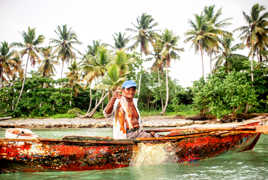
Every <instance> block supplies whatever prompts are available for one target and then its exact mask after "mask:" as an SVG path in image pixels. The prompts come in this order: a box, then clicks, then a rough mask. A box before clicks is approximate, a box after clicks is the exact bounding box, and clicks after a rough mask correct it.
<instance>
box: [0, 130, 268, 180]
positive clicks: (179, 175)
mask: <svg viewBox="0 0 268 180" xmlns="http://www.w3.org/2000/svg"><path fill="white" fill-rule="evenodd" d="M33 131H34V133H36V134H38V135H39V136H41V137H46V138H60V137H63V136H65V135H87V136H112V129H110V128H99V129H93V128H91V129H85V128H84V129H40V130H33ZM0 137H4V130H3V129H2V130H1V129H0ZM2 179H3V180H13V179H15V180H43V179H44V180H52V179H53V180H54V179H56V180H63V179H74V180H82V179H83V180H84V179H92V180H173V179H180V180H182V179H185V180H190V179H204V180H205V179H213V180H215V179H219V180H220V179H230V180H234V179H239V180H240V179H241V180H253V179H254V180H255V179H260V180H262V179H268V135H262V136H261V138H260V140H259V142H258V143H257V145H256V146H255V148H254V149H253V150H252V151H247V152H241V153H226V154H223V155H221V156H218V157H215V158H210V159H207V160H201V161H197V162H192V163H183V164H164V165H154V166H152V165H151V166H139V167H126V168H120V169H113V170H98V171H72V172H69V171H68V172H64V171H52V172H18V173H10V174H0V180H2Z"/></svg>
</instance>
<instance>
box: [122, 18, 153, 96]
mask: <svg viewBox="0 0 268 180" xmlns="http://www.w3.org/2000/svg"><path fill="white" fill-rule="evenodd" d="M157 25H158V23H157V22H154V19H153V17H152V16H151V15H149V14H146V13H143V14H142V15H141V16H140V17H138V18H137V24H136V25H135V24H133V26H134V29H132V28H128V29H127V30H128V31H132V32H134V33H135V35H134V37H133V38H132V39H134V41H135V42H134V44H133V45H132V46H131V49H133V48H136V47H137V46H138V45H140V52H141V55H142V54H143V53H144V54H145V55H147V54H149V42H151V41H152V38H153V36H154V33H155V32H156V30H155V29H154V28H155V27H156V26H157ZM141 68H142V66H141ZM140 71H142V69H141V70H140ZM141 79H142V73H140V77H139V87H138V97H139V94H140V88H141Z"/></svg>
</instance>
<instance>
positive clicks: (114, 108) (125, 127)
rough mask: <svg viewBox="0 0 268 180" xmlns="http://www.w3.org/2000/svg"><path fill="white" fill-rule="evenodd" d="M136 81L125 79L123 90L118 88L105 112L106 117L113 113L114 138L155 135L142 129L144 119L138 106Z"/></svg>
mask: <svg viewBox="0 0 268 180" xmlns="http://www.w3.org/2000/svg"><path fill="white" fill-rule="evenodd" d="M136 86H137V85H136V83H135V82H134V81H133V80H128V81H125V82H124V83H123V85H122V94H121V90H119V89H117V90H116V91H115V92H114V93H113V96H112V98H111V99H110V101H109V102H108V104H107V106H106V107H105V109H104V111H103V114H104V116H105V117H110V116H112V115H113V137H114V139H134V138H137V137H153V135H152V134H151V133H147V132H145V131H144V130H143V129H142V121H141V118H140V113H139V110H138V108H137V99H136V98H134V96H135V93H136Z"/></svg>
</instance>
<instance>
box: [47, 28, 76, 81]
mask: <svg viewBox="0 0 268 180" xmlns="http://www.w3.org/2000/svg"><path fill="white" fill-rule="evenodd" d="M55 33H56V34H57V36H58V39H51V41H50V42H51V43H52V44H54V47H56V50H55V53H56V54H57V59H58V60H59V59H61V61H62V69H61V78H62V73H63V68H64V63H65V62H69V61H70V60H71V61H72V60H74V59H75V58H76V54H75V51H77V52H78V50H76V49H75V48H74V47H73V45H75V44H81V43H80V42H79V41H78V39H77V35H76V34H75V32H73V31H72V29H71V28H69V29H68V28H67V25H66V24H65V25H62V26H57V29H56V30H55Z"/></svg>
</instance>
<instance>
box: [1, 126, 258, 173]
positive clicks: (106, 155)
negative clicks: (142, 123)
mask: <svg viewBox="0 0 268 180" xmlns="http://www.w3.org/2000/svg"><path fill="white" fill-rule="evenodd" d="M251 125H252V126H253V125H256V124H251ZM251 125H248V126H251ZM170 134H171V135H172V136H169V135H166V136H162V137H158V138H139V139H135V140H114V139H111V138H101V137H85V136H69V137H65V138H62V139H45V138H38V139H32V140H31V139H0V173H4V172H13V171H46V170H61V171H77V170H100V169H113V168H121V167H127V166H132V165H133V166H134V165H145V164H162V163H170V162H174V163H181V162H185V161H196V160H201V159H206V158H210V157H215V156H218V155H220V154H223V153H226V152H229V151H233V152H241V151H246V150H251V149H253V147H254V146H255V144H256V143H257V141H258V139H259V137H260V133H251V132H246V131H245V132H241V131H224V130H223V131H217V132H210V133H206V132H203V133H191V134H186V135H185V134H183V133H182V134H177V135H174V133H173V134H172V133H170Z"/></svg>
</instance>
